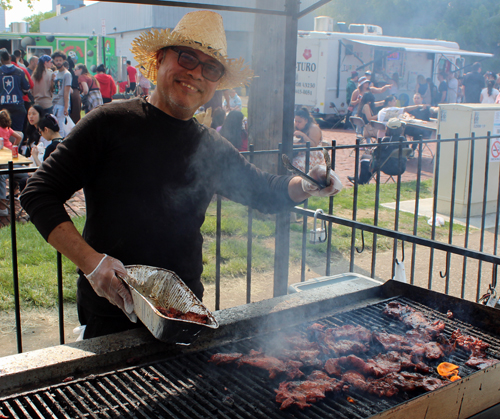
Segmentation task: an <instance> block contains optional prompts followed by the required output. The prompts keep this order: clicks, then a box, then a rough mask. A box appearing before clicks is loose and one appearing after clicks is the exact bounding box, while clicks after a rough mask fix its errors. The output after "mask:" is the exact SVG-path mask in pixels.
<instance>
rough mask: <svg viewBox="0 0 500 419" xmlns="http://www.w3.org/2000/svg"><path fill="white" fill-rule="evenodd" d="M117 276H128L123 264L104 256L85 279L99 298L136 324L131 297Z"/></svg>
mask: <svg viewBox="0 0 500 419" xmlns="http://www.w3.org/2000/svg"><path fill="white" fill-rule="evenodd" d="M117 274H119V275H123V276H127V275H128V273H127V270H126V269H125V266H123V263H121V262H120V261H119V260H118V259H115V258H112V257H111V256H108V255H106V254H105V255H104V257H103V258H102V259H101V261H100V262H99V263H98V265H97V266H96V267H95V269H94V270H93V271H92V272H91V273H90V274H88V275H85V277H86V278H87V279H88V281H89V282H90V285H92V288H93V289H94V291H95V292H96V294H97V295H98V296H99V297H104V298H106V299H108V300H109V302H111V304H114V305H115V306H118V307H119V308H120V309H121V310H123V312H124V313H125V314H126V315H127V317H128V318H129V319H130V321H131V322H133V323H137V316H136V314H135V313H134V301H133V300H132V295H130V292H129V290H128V288H127V286H126V285H125V284H124V283H123V281H122V280H121V279H120V278H118V276H117Z"/></svg>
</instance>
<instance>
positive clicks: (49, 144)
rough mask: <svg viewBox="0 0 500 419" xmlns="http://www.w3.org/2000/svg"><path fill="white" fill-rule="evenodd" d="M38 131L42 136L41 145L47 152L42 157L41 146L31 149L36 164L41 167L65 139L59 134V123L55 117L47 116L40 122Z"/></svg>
mask: <svg viewBox="0 0 500 419" xmlns="http://www.w3.org/2000/svg"><path fill="white" fill-rule="evenodd" d="M38 131H39V132H40V135H41V137H40V143H41V144H43V146H44V148H45V151H44V152H43V156H42V152H41V151H42V150H41V149H40V148H39V146H35V147H33V148H32V149H31V156H32V157H33V159H34V161H35V164H36V165H37V166H40V165H41V164H42V162H43V161H45V160H46V159H47V158H48V157H49V156H50V153H52V152H53V151H54V150H55V149H56V147H57V146H58V145H59V143H60V142H61V141H62V140H63V138H62V136H61V134H60V133H59V123H58V122H57V118H56V117H55V116H54V115H50V114H48V115H45V117H44V118H42V119H41V120H40V121H39V122H38Z"/></svg>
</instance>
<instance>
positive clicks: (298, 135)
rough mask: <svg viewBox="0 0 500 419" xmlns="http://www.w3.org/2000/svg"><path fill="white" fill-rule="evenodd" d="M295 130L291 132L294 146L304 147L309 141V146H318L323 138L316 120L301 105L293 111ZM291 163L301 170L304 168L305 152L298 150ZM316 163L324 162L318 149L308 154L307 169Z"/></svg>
mask: <svg viewBox="0 0 500 419" xmlns="http://www.w3.org/2000/svg"><path fill="white" fill-rule="evenodd" d="M294 122H295V131H294V133H293V136H294V140H293V144H294V146H296V147H304V146H305V145H306V143H307V142H309V143H311V147H318V146H319V145H320V143H321V140H322V139H323V133H322V132H321V130H320V128H319V126H318V125H317V124H316V121H315V120H314V118H313V117H312V115H311V113H310V112H309V110H308V109H307V108H306V107H302V108H300V109H299V110H297V111H296V112H295V120H294ZM292 164H293V165H294V166H295V167H296V168H297V169H300V170H302V171H305V170H306V153H305V152H304V151H300V152H299V153H298V154H297V156H295V157H294V159H293V162H292ZM318 164H323V165H324V164H325V158H324V157H323V153H322V152H321V151H319V150H313V151H311V152H310V155H309V170H311V169H312V168H313V167H314V166H317V165H318Z"/></svg>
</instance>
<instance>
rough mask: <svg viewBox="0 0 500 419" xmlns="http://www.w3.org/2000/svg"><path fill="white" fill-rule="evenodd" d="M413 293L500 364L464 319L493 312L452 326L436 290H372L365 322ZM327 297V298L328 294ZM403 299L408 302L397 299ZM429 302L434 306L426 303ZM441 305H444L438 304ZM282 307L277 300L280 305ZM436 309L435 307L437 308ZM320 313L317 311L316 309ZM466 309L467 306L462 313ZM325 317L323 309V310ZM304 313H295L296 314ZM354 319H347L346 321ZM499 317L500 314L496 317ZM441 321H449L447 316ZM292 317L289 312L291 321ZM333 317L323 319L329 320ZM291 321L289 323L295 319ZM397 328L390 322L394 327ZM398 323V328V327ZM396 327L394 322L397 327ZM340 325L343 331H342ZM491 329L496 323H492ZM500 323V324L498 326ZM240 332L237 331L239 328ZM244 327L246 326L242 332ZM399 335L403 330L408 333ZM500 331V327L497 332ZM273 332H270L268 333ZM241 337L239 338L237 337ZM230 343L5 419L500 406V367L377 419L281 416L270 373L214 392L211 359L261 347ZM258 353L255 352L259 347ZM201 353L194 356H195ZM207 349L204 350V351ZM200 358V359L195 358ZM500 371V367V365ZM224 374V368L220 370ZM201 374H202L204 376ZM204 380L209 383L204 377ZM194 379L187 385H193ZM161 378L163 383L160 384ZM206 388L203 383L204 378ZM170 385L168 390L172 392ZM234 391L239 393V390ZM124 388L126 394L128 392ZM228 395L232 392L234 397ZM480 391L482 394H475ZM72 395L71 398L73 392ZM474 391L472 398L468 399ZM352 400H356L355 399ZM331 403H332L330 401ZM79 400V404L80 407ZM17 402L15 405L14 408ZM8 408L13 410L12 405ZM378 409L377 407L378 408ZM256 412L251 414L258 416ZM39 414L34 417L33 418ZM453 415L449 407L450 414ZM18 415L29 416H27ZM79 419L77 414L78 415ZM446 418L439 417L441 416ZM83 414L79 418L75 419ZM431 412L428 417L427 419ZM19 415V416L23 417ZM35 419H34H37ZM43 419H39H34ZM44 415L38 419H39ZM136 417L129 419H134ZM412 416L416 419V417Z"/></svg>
mask: <svg viewBox="0 0 500 419" xmlns="http://www.w3.org/2000/svg"><path fill="white" fill-rule="evenodd" d="M402 289H406V293H404V294H406V295H408V294H409V292H408V291H412V293H411V301H412V302H413V303H412V304H415V305H417V308H418V309H421V310H423V311H424V312H426V311H429V310H428V308H431V309H433V310H436V307H435V306H434V307H433V306H432V305H431V304H432V302H433V301H434V302H436V301H439V302H440V304H439V305H438V307H439V308H438V309H437V311H434V312H432V317H433V318H434V317H435V318H439V319H441V320H443V321H445V322H446V324H447V328H446V329H445V332H446V333H447V334H448V335H449V334H451V331H453V330H455V328H457V327H459V328H460V329H461V330H462V331H463V332H464V333H470V334H472V335H474V336H476V337H479V338H480V339H483V340H485V341H487V342H488V343H490V344H491V343H492V344H493V345H494V346H493V350H492V354H493V355H494V356H495V357H498V358H500V340H499V338H498V337H497V335H498V334H497V333H494V331H492V330H491V328H483V327H480V330H477V329H474V328H477V327H478V325H477V324H471V322H469V321H468V320H467V319H465V318H463V316H462V311H463V312H465V311H467V312H472V313H471V314H472V315H474V317H476V321H475V323H479V324H483V326H484V323H485V319H486V317H489V316H486V317H485V316H480V315H477V314H478V313H483V314H488V313H489V312H490V310H493V309H489V308H488V307H483V306H479V305H477V304H474V303H469V304H468V305H471V306H472V307H462V309H463V310H462V311H461V310H455V314H456V316H455V319H454V320H451V321H450V320H449V319H447V318H446V314H445V313H446V311H447V310H448V309H450V308H451V309H453V308H452V307H450V305H452V304H453V303H454V302H453V301H451V300H453V298H451V297H447V296H443V295H441V294H437V293H434V294H437V295H431V294H432V292H430V291H428V290H421V289H416V288H415V287H412V286H409V285H406V284H400V283H394V282H392V281H391V283H387V284H385V285H383V286H380V287H375V288H372V289H371V290H369V291H371V292H372V293H373V292H376V294H377V296H378V298H377V299H369V300H367V299H365V300H364V301H363V302H362V303H363V304H360V305H361V307H364V308H363V310H362V311H360V313H361V316H362V317H364V320H365V321H366V322H369V321H370V307H372V308H373V303H378V304H380V303H381V301H382V300H384V299H387V298H393V297H395V295H391V294H394V293H397V292H398V291H401V290H402ZM321 291H322V292H324V290H321ZM363 293H366V290H365V291H364V292H363V291H362V292H361V294H363ZM359 294H360V293H354V294H353V296H358V297H359V296H360V295H359ZM396 295H401V293H397V294H396ZM351 297H352V295H347V296H344V297H343V298H346V299H347V300H350V299H351ZM423 297H425V300H427V301H426V304H425V303H424V302H422V301H419V300H421V298H423ZM438 297H441V298H440V299H438ZM274 300H276V299H274ZM429 302H430V303H429ZM419 304H425V306H424V307H422V306H418V305H419ZM313 305H314V304H313ZM457 307H459V306H457ZM316 309H317V307H316ZM352 310H353V308H352V305H347V306H344V307H336V309H335V310H333V311H334V313H328V314H326V315H327V316H328V317H331V316H332V315H335V316H337V318H342V316H344V317H346V318H349V316H352V315H353V311H352ZM297 311H300V310H297V309H296V310H295V313H296V312H297ZM283 312H288V310H283V311H280V312H278V313H283ZM346 312H348V313H347V314H345V313H346ZM493 312H495V311H494V310H493ZM439 313H441V314H439ZM289 314H290V313H289V312H288V315H289ZM324 316H325V313H323V316H321V317H324ZM288 317H289V316H288ZM481 317H483V318H481ZM337 318H336V319H326V320H325V321H327V322H331V323H332V326H335V325H340V324H342V323H348V321H347V322H346V321H345V320H343V321H341V322H339V320H337ZM307 320H308V321H313V320H316V319H314V318H309V319H307ZM388 321H389V320H388ZM391 321H392V320H391ZM391 321H389V322H391ZM336 322H337V323H336ZM488 322H489V323H492V322H493V319H491V320H488ZM237 323H238V324H239V322H237ZM495 323H498V322H495ZM238 324H235V325H234V327H236V326H237V325H238ZM240 327H241V324H240ZM396 327H399V328H401V327H402V325H399V326H397V325H396ZM496 330H499V329H498V325H497V326H496ZM268 332H269V330H268ZM233 337H234V336H233ZM254 339H258V340H259V339H260V340H262V335H258V336H257V337H256V338H255V337H254ZM224 341H225V344H226V345H229V346H226V348H224V347H219V346H217V347H215V348H213V347H212V349H208V350H205V351H204V352H203V351H202V352H199V351H200V348H198V349H197V350H190V351H187V353H188V354H186V355H182V356H180V357H179V356H177V357H176V356H175V355H172V356H173V357H172V358H169V359H167V360H165V361H163V362H159V363H147V364H145V365H142V366H139V367H128V368H125V369H121V370H119V371H117V372H110V373H105V374H103V375H100V376H90V377H86V378H85V379H82V380H77V381H75V382H71V383H67V384H59V385H56V386H53V387H48V388H46V389H42V390H38V391H34V392H30V393H24V394H22V395H17V396H11V397H7V398H4V399H3V400H0V403H2V404H3V406H4V409H3V412H4V414H5V413H7V411H6V410H5V408H6V406H11V407H10V411H9V413H8V414H11V415H12V417H71V418H72V417H118V416H120V417H152V418H155V417H180V418H183V417H206V418H209V417H227V418H246V417H276V418H279V417H313V418H315V417H317V418H319V417H324V416H325V414H333V413H335V415H336V417H346V418H347V417H349V418H351V417H359V418H365V417H372V418H382V417H389V416H387V415H389V414H391V416H390V417H391V418H399V417H401V418H405V417H419V416H418V414H417V413H416V412H419V411H422V409H426V410H427V418H432V417H435V418H439V417H445V416H439V415H442V414H443V412H442V410H440V409H441V408H442V406H443V400H446V399H449V400H454V405H453V406H452V410H453V409H454V410H455V411H456V412H455V413H456V416H453V414H452V410H449V411H448V414H450V415H451V416H446V417H464V418H466V417H469V416H470V415H471V414H474V413H478V412H479V411H481V410H484V409H486V408H488V407H490V406H492V405H494V404H495V403H496V402H497V401H498V400H497V399H498V397H497V395H496V392H497V387H498V386H497V385H495V384H494V383H495V382H498V380H499V377H500V366H498V365H494V366H492V367H490V368H488V369H486V370H482V371H478V372H475V373H473V374H471V375H467V376H465V377H464V378H463V379H462V380H460V381H457V382H455V383H452V384H450V385H448V386H446V387H444V388H441V389H438V390H436V391H434V392H431V393H425V394H424V395H422V396H418V397H415V398H413V399H411V400H409V401H407V402H405V401H404V400H400V402H401V404H399V405H398V406H394V405H391V403H387V402H385V401H384V400H382V399H378V398H377V399H375V402H376V404H380V405H381V406H382V407H383V408H384V409H383V411H380V409H379V411H376V412H374V411H373V410H372V411H371V412H370V415H369V416H366V415H364V416H363V415H360V414H357V415H352V414H351V413H352V412H348V413H347V414H344V415H343V416H342V413H341V412H342V403H344V404H345V405H346V406H347V407H351V406H349V403H348V402H346V401H345V399H344V400H340V399H339V400H337V402H338V404H337V405H335V408H334V407H332V406H331V405H330V404H329V403H324V402H321V403H319V404H314V405H313V406H312V407H311V408H308V409H306V410H304V411H298V410H294V411H293V416H291V414H290V413H289V412H284V413H283V412H281V411H280V410H279V408H278V406H277V405H276V404H275V402H274V397H275V395H274V393H273V390H272V389H269V386H268V385H267V386H266V383H268V382H269V380H268V378H267V373H265V372H264V373H263V374H259V373H254V372H253V371H252V373H251V374H249V373H248V371H246V370H245V369H244V368H242V369H240V370H238V369H234V371H231V374H229V375H228V374H224V370H223V369H221V370H220V371H221V373H220V376H221V379H223V380H224V382H223V383H219V385H218V386H217V383H211V385H210V386H209V387H210V388H209V389H207V388H206V387H207V384H206V382H205V377H203V374H206V371H207V363H206V361H207V359H208V356H209V355H210V354H211V353H214V352H216V351H226V350H230V346H231V345H232V346H235V345H255V344H254V342H255V340H254V341H252V340H249V339H245V340H242V341H237V342H235V340H234V339H233V340H229V341H227V340H226V339H223V340H219V341H218V343H217V345H220V344H222V343H223V342H224ZM254 347H255V346H254ZM193 349H194V348H193ZM202 349H203V348H202ZM189 352H195V353H189ZM184 356H185V357H187V359H189V361H190V362H192V363H193V364H191V363H189V364H188V363H187V362H185V361H186V358H184ZM499 365H500V364H499ZM216 368H220V367H216ZM200 371H202V372H201V373H200ZM214 371H219V370H218V369H210V370H209V372H211V373H213V372H214ZM200 374H201V375H202V376H201V377H200ZM185 376H187V377H188V378H179V377H185ZM155 377H157V378H159V379H158V381H157V380H156V379H155ZM197 377H199V380H200V383H198V382H197V381H198V378H197ZM99 380H102V382H105V383H106V384H107V385H108V386H109V388H105V387H103V386H102V385H101V384H100V381H99ZM245 381H247V382H249V384H248V385H245V386H243V384H242V383H244V382H245ZM165 383H167V384H169V385H167V384H165ZM193 385H194V389H195V391H193V392H192V393H190V396H192V400H193V404H190V403H189V401H190V400H191V399H190V398H189V397H188V399H187V400H184V399H183V397H181V395H182V394H184V393H186V392H190V391H191V389H192V388H193ZM231 386H232V387H231ZM120 387H121V388H120ZM234 388H236V389H238V392H239V393H242V394H245V397H248V398H250V399H251V400H256V401H257V402H258V403H256V406H255V405H254V404H253V403H249V402H248V400H247V401H245V400H243V399H242V396H241V395H239V393H238V394H236V393H231V389H234ZM99 389H101V390H102V394H100V393H99ZM158 389H160V390H161V391H162V392H163V393H164V395H162V394H161V393H160V394H159V395H158V394H156V395H154V396H153V397H152V398H151V395H150V393H151V391H155V392H156V393H158V391H159V390H158ZM225 389H228V390H227V391H226V390H225ZM474 389H475V390H476V391H474ZM66 390H67V391H68V393H66V392H65V391H66ZM466 390H467V391H466ZM354 393H355V398H356V399H357V400H360V403H361V402H362V404H363V406H365V407H364V409H365V410H369V406H371V404H373V403H375V402H374V400H373V399H371V398H370V397H367V396H366V395H363V394H360V393H358V392H354ZM350 394H351V392H350ZM90 396H92V397H95V398H97V399H98V400H100V402H101V403H102V404H103V406H101V407H100V408H99V409H98V410H97V411H94V410H93V409H92V407H91V406H89V402H88V401H86V400H87V399H86V398H87V397H90ZM327 397H328V396H327ZM71 398H73V399H74V400H73V401H72V400H71ZM11 400H12V401H11ZM198 400H202V402H201V403H199V404H200V405H198V404H197V403H195V402H197V401H198ZM6 403H7V404H6ZM51 403H55V404H57V403H59V404H61V403H66V404H68V405H74V407H75V410H74V412H73V411H72V412H71V414H69V416H68V414H67V413H66V414H65V413H64V412H62V413H59V412H58V413H57V414H56V413H53V412H51V410H50V409H51V408H50V404H51ZM266 403H267V405H269V403H272V405H273V406H274V410H272V411H267V410H266V411H262V410H263V409H262V408H260V406H262V405H265V404H266ZM370 403H371V404H370ZM228 404H231V406H230V407H231V408H230V409H229V410H228V406H227V405H228ZM251 408H252V409H255V410H250V409H251ZM30 409H31V410H32V411H33V412H34V413H30V412H29V410H30ZM447 409H449V406H448V407H447ZM16 412H21V413H20V416H19V414H18V413H16ZM75 412H76V413H75ZM436 412H438V414H436ZM75 414H76V415H77V416H75ZM424 414H425V411H423V412H422V417H423V416H424ZM16 415H17V416H16ZM30 415H31V416H30ZM33 415H35V416H33ZM36 415H38V416H36ZM127 415H128V416H127ZM408 415H411V416H408Z"/></svg>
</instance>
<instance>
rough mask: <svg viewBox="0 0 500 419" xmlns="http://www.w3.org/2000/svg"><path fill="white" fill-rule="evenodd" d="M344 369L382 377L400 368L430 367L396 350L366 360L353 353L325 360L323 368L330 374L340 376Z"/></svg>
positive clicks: (427, 369) (418, 368)
mask: <svg viewBox="0 0 500 419" xmlns="http://www.w3.org/2000/svg"><path fill="white" fill-rule="evenodd" d="M344 369H349V370H356V371H359V372H361V373H362V374H363V375H365V376H366V375H373V376H375V377H383V376H384V375H387V374H390V373H391V372H399V371H401V370H413V371H420V372H429V371H430V367H429V366H428V365H426V364H424V363H423V362H418V363H417V364H415V363H413V362H412V360H411V355H410V354H408V353H404V352H403V353H400V352H396V351H391V352H388V353H385V354H379V355H377V356H376V357H374V358H373V359H368V360H366V361H365V360H363V359H361V358H359V357H357V356H355V355H348V356H343V357H340V358H330V359H328V360H327V361H326V362H325V367H324V370H325V371H326V372H327V373H328V374H330V375H335V376H339V377H340V376H341V375H342V372H343V370H344Z"/></svg>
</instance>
